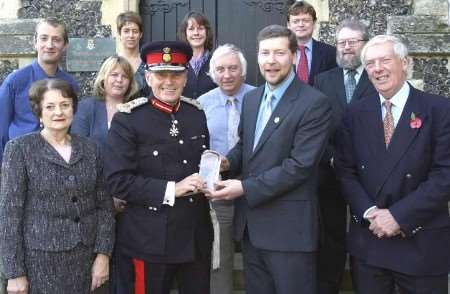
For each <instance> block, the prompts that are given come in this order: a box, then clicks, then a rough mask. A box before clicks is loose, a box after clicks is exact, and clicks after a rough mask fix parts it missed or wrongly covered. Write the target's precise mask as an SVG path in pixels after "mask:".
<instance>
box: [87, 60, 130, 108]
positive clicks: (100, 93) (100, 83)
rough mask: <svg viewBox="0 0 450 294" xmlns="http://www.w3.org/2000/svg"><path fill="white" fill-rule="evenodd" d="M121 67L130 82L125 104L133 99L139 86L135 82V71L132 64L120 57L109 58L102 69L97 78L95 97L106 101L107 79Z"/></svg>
mask: <svg viewBox="0 0 450 294" xmlns="http://www.w3.org/2000/svg"><path fill="white" fill-rule="evenodd" d="M117 65H119V66H120V67H121V68H122V70H123V71H124V72H125V74H126V75H127V78H128V79H129V80H130V84H129V86H128V90H127V91H126V92H125V95H124V96H125V97H124V102H127V101H129V100H131V98H133V96H134V95H135V94H136V93H137V91H138V85H137V83H136V81H135V80H134V70H133V67H132V66H131V64H130V63H129V62H128V61H127V60H126V59H125V58H124V57H121V56H118V55H113V56H111V57H108V58H107V59H106V60H105V61H104V62H103V64H102V66H101V67H100V70H99V71H98V74H97V77H96V78H95V82H94V95H95V96H96V97H97V98H98V99H102V100H104V99H105V83H104V82H105V79H106V77H107V76H108V75H109V74H110V73H111V72H112V71H113V70H114V68H115V67H116V66H117Z"/></svg>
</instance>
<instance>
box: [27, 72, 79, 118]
mask: <svg viewBox="0 0 450 294" xmlns="http://www.w3.org/2000/svg"><path fill="white" fill-rule="evenodd" d="M50 90H59V91H60V92H61V95H62V96H63V97H66V98H71V99H72V105H73V113H74V114H75V112H77V106H78V97H77V94H76V93H75V90H74V89H73V87H72V85H71V84H70V83H69V82H67V81H65V80H61V79H45V80H39V81H37V82H34V83H33V84H32V85H31V88H30V90H29V91H28V95H29V97H30V105H31V110H32V111H33V113H34V115H36V117H41V115H42V100H43V99H44V94H45V93H46V92H48V91H50Z"/></svg>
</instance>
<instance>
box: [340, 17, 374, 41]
mask: <svg viewBox="0 0 450 294" xmlns="http://www.w3.org/2000/svg"><path fill="white" fill-rule="evenodd" d="M343 28H348V29H350V30H352V31H358V32H360V33H361V35H362V39H363V40H364V41H368V40H369V39H370V34H369V28H368V27H367V26H366V25H365V24H364V23H363V22H362V21H360V20H358V19H355V18H347V19H344V20H343V21H341V22H340V23H339V25H338V26H337V27H336V40H337V37H338V35H339V32H340V31H341V30H342V29H343Z"/></svg>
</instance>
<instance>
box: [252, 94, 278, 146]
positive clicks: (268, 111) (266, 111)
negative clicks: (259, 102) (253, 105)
mask: <svg viewBox="0 0 450 294" xmlns="http://www.w3.org/2000/svg"><path fill="white" fill-rule="evenodd" d="M274 99H275V96H273V95H272V93H267V95H266V97H265V99H264V101H263V103H264V104H263V107H262V109H261V115H260V118H259V120H258V122H257V123H256V130H255V140H254V141H253V150H255V147H256V145H258V141H259V139H260V138H261V135H262V132H263V130H264V128H265V127H266V124H267V122H268V121H269V118H270V116H271V115H272V102H273V100H274Z"/></svg>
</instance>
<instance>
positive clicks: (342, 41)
mask: <svg viewBox="0 0 450 294" xmlns="http://www.w3.org/2000/svg"><path fill="white" fill-rule="evenodd" d="M368 39H369V34H368V31H367V27H366V26H365V25H364V24H363V23H362V22H360V21H358V20H353V19H347V20H344V21H343V22H342V23H341V24H340V25H339V26H338V27H337V28H336V44H337V50H336V62H337V64H338V65H339V66H338V67H336V68H333V69H331V70H329V71H326V72H323V73H321V74H319V75H318V76H317V77H316V81H315V83H314V86H315V87H316V88H317V89H319V90H320V91H321V92H323V93H324V94H326V95H327V96H328V97H329V98H330V103H331V105H332V107H333V119H334V128H335V129H336V127H337V126H338V124H339V122H340V121H341V118H342V115H343V113H344V111H345V109H346V107H347V105H348V104H349V103H352V102H353V101H356V100H359V99H361V98H362V97H365V96H368V95H370V94H372V93H375V92H376V90H375V88H374V87H373V85H372V83H371V82H370V81H369V79H368V78H367V73H366V71H365V70H364V67H363V66H362V64H361V59H360V55H361V50H362V48H363V46H364V44H365V43H366V41H367V40H368ZM333 137H334V136H333V135H332V136H331V138H330V143H329V145H328V146H327V149H326V151H325V153H324V156H323V158H322V161H321V164H320V170H319V171H320V173H319V175H320V177H319V203H320V213H321V230H322V234H321V242H320V248H319V257H318V275H317V277H318V289H319V291H318V293H319V294H337V293H338V292H339V286H340V284H341V280H342V274H343V272H344V266H345V256H346V254H345V252H346V249H345V227H346V225H345V224H346V204H345V202H344V200H343V198H342V195H341V193H340V191H339V186H338V183H337V179H336V175H335V172H334V169H333V156H334V138H333Z"/></svg>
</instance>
